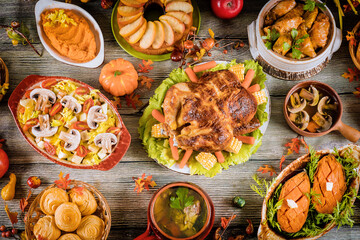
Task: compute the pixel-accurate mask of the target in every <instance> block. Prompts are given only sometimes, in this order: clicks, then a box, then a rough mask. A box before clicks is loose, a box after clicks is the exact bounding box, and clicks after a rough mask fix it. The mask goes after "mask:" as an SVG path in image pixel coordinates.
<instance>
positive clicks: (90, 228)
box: [76, 215, 105, 240]
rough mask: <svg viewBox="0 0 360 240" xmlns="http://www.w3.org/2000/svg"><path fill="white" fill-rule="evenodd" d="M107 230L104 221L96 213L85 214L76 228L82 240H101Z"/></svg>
mask: <svg viewBox="0 0 360 240" xmlns="http://www.w3.org/2000/svg"><path fill="white" fill-rule="evenodd" d="M104 231H105V223H104V221H103V220H102V219H101V218H99V217H98V216H95V215H89V216H85V217H83V218H82V219H81V223H80V225H79V227H78V229H77V230H76V233H77V235H79V236H80V238H81V239H82V240H100V239H101V237H102V236H103V234H104Z"/></svg>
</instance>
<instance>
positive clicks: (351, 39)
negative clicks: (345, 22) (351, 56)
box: [346, 31, 356, 46]
mask: <svg viewBox="0 0 360 240" xmlns="http://www.w3.org/2000/svg"><path fill="white" fill-rule="evenodd" d="M346 40H348V41H349V43H350V45H353V46H356V39H355V35H354V33H353V32H349V31H348V32H347V35H346Z"/></svg>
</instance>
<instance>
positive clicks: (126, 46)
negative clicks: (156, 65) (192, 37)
mask: <svg viewBox="0 0 360 240" xmlns="http://www.w3.org/2000/svg"><path fill="white" fill-rule="evenodd" d="M119 2H120V0H119V1H117V3H116V4H115V6H114V8H113V11H112V15H111V29H112V32H113V35H114V37H115V39H116V41H117V42H118V43H119V45H120V47H122V49H124V50H125V51H126V52H127V53H128V54H130V55H131V56H133V57H136V58H140V59H145V60H149V59H151V60H153V61H164V60H168V59H170V55H171V53H166V54H161V55H149V54H145V53H142V52H138V51H136V50H135V49H134V48H132V47H131V45H130V44H129V43H128V42H127V41H125V39H124V38H123V37H122V36H121V35H120V34H119V31H120V29H119V25H118V24H117V8H118V6H119ZM192 5H193V7H194V12H193V26H195V27H197V32H199V29H200V22H201V16H200V10H199V7H198V5H197V3H196V1H195V0H192Z"/></svg>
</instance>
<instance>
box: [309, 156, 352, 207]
mask: <svg viewBox="0 0 360 240" xmlns="http://www.w3.org/2000/svg"><path fill="white" fill-rule="evenodd" d="M313 190H314V193H315V197H313V198H312V202H313V203H314V205H315V209H316V211H318V212H319V213H333V211H334V208H335V207H336V204H337V202H341V199H342V197H343V195H344V193H345V191H346V182H345V174H344V169H343V167H342V166H341V164H340V163H339V162H338V161H336V159H335V157H334V155H332V154H329V155H326V156H324V157H323V158H322V159H321V160H320V161H319V163H318V167H317V169H316V172H315V175H314V184H313ZM316 196H318V197H316Z"/></svg>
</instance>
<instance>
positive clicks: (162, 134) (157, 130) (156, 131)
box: [151, 123, 169, 138]
mask: <svg viewBox="0 0 360 240" xmlns="http://www.w3.org/2000/svg"><path fill="white" fill-rule="evenodd" d="M151 136H152V137H155V138H168V137H169V135H168V133H167V131H166V128H165V126H164V123H159V124H155V125H153V126H152V128H151Z"/></svg>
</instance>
